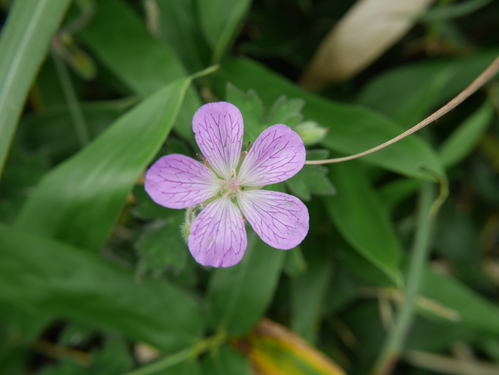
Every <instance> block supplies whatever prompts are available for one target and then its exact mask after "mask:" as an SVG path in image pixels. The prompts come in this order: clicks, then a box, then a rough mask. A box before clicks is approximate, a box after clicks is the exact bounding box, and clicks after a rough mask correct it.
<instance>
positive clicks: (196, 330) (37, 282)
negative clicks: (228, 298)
mask: <svg viewBox="0 0 499 375" xmlns="http://www.w3.org/2000/svg"><path fill="white" fill-rule="evenodd" d="M0 300H1V301H3V302H5V303H11V304H13V305H16V306H19V307H20V308H26V309H36V310H37V311H40V312H42V313H50V314H52V315H55V316H61V317H66V318H71V319H74V320H77V321H81V322H83V323H87V324H91V325H95V326H97V327H100V328H104V329H106V330H112V331H119V332H122V333H124V334H126V335H127V336H129V337H131V338H133V339H135V340H141V341H145V342H148V343H149V344H151V345H153V346H156V347H158V348H160V349H163V350H175V349H179V348H183V347H186V346H189V345H191V344H192V343H193V342H195V341H196V340H197V339H198V338H199V336H200V335H201V333H202V332H201V331H202V316H201V311H200V307H199V306H198V304H197V302H195V301H194V299H193V298H192V297H191V296H189V295H187V294H185V293H184V292H182V291H180V290H179V289H177V288H175V287H173V286H171V285H170V284H169V283H168V282H166V281H164V280H162V281H156V280H151V279H148V278H144V279H143V280H142V282H141V283H137V282H135V280H134V275H133V271H132V270H128V269H123V268H122V267H119V266H117V265H114V264H111V263H109V262H107V261H105V260H104V259H101V258H99V257H97V256H95V255H94V254H90V253H88V252H86V251H84V250H81V249H77V248H74V247H72V246H69V245H66V244H62V243H60V242H57V241H54V240H52V239H48V238H46V237H42V236H39V235H36V234H33V233H30V232H27V231H24V230H20V229H17V228H13V227H8V226H5V225H0Z"/></svg>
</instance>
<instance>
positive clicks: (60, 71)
mask: <svg viewBox="0 0 499 375" xmlns="http://www.w3.org/2000/svg"><path fill="white" fill-rule="evenodd" d="M51 55H52V58H53V59H54V62H55V67H56V69H57V75H58V76H59V80H60V81H61V86H62V89H63V91H64V96H65V97H66V102H67V103H68V107H69V113H70V114H71V118H72V119H73V124H74V126H75V131H76V135H77V136H78V141H79V142H80V146H81V148H83V147H85V146H86V145H87V144H88V142H90V135H89V134H88V128H87V124H86V123H85V119H84V118H83V113H82V111H81V106H80V103H79V102H78V97H77V96H76V92H75V89H74V87H73V83H72V82H71V76H70V75H69V71H68V68H67V67H66V63H65V62H64V61H63V60H62V58H61V57H59V55H58V54H57V53H56V52H55V51H53V52H52V54H51Z"/></svg>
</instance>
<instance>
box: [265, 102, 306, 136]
mask: <svg viewBox="0 0 499 375" xmlns="http://www.w3.org/2000/svg"><path fill="white" fill-rule="evenodd" d="M304 105H305V101H304V100H303V99H288V98H287V97H286V95H282V96H280V97H279V98H278V99H277V100H276V101H275V103H274V105H273V106H272V108H271V110H270V112H269V115H268V116H267V119H266V123H267V124H268V125H269V126H270V125H275V124H284V125H287V126H289V127H290V128H292V127H293V126H295V125H297V124H298V123H299V122H301V120H302V119H303V115H302V114H301V110H302V109H303V106H304Z"/></svg>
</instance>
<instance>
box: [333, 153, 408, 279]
mask: <svg viewBox="0 0 499 375" xmlns="http://www.w3.org/2000/svg"><path fill="white" fill-rule="evenodd" d="M329 171H330V174H329V177H330V178H331V181H332V182H333V184H334V186H335V187H336V189H337V193H336V195H335V196H333V197H328V198H325V199H324V203H325V204H326V209H327V211H328V213H329V216H330V217H331V219H332V220H333V222H334V224H335V226H336V228H337V229H338V231H339V232H340V233H341V235H342V236H343V237H344V238H345V240H346V241H347V242H348V243H349V244H350V245H351V246H352V247H353V248H354V249H355V250H356V251H357V252H359V254H361V255H362V256H363V257H364V258H365V259H367V260H368V261H369V262H371V263H372V264H373V265H375V266H376V267H377V268H379V269H380V270H381V271H383V273H385V274H386V275H387V276H388V277H389V278H390V279H391V280H392V281H393V282H394V283H395V284H396V285H401V284H402V276H401V273H400V269H399V262H400V257H401V248H400V243H399V240H398V238H397V236H396V235H395V230H394V228H393V227H392V223H391V221H390V218H389V216H388V212H387V211H386V209H385V208H384V207H383V205H382V204H381V201H380V200H379V198H378V196H377V195H376V194H375V192H374V191H373V189H372V187H371V186H370V185H369V181H368V179H367V176H366V175H365V173H364V171H363V169H362V165H361V164H360V163H359V162H356V161H354V162H351V161H350V162H347V163H339V164H332V165H330V166H329Z"/></svg>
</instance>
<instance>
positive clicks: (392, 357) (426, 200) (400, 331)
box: [372, 183, 436, 375]
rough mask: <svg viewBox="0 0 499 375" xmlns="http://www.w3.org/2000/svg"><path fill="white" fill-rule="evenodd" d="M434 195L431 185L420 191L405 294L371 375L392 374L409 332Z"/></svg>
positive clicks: (427, 241) (431, 218) (430, 226)
mask: <svg viewBox="0 0 499 375" xmlns="http://www.w3.org/2000/svg"><path fill="white" fill-rule="evenodd" d="M435 198H436V194H435V189H434V186H433V185H432V184H431V183H425V184H424V185H423V186H422V188H421V195H420V198H419V202H418V208H419V214H418V219H417V220H418V221H417V229H416V235H415V239H414V246H413V249H412V253H411V259H410V266H409V274H408V276H407V286H406V290H405V296H404V302H403V304H402V307H401V309H400V311H399V313H398V316H397V319H396V322H395V328H394V329H393V331H392V332H390V333H389V335H388V337H387V339H386V340H385V343H384V344H383V348H382V350H381V352H380V354H379V356H378V359H377V360H376V363H375V365H374V370H373V372H372V375H388V374H390V373H391V371H392V370H393V368H394V367H395V364H396V363H397V360H398V358H399V356H400V352H401V350H402V348H403V345H404V343H405V340H406V337H407V334H408V332H409V329H410V328H411V325H412V322H413V320H414V314H415V306H416V303H415V301H416V298H417V296H418V292H419V289H420V285H421V280H422V275H423V269H424V266H425V263H426V259H427V258H428V253H429V249H430V239H431V232H432V227H433V225H432V224H433V220H434V215H433V210H434V207H433V202H434V201H435Z"/></svg>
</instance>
